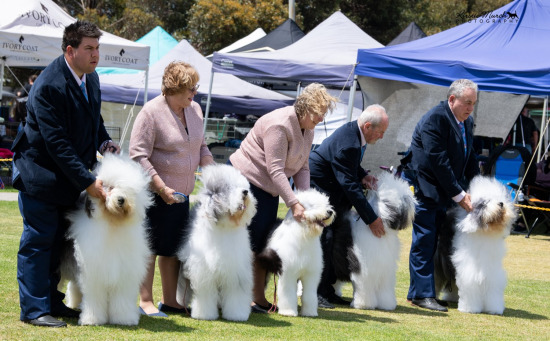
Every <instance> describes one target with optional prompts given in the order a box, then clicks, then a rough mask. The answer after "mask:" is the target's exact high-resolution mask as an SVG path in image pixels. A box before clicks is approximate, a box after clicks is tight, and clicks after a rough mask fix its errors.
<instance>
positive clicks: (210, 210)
mask: <svg viewBox="0 0 550 341" xmlns="http://www.w3.org/2000/svg"><path fill="white" fill-rule="evenodd" d="M202 183H203V188H202V189H201V190H200V192H199V193H198V202H197V204H196V205H195V206H194V207H193V210H192V212H191V218H190V224H191V225H190V228H189V234H188V235H187V236H185V237H184V241H183V243H182V247H181V248H180V250H179V251H178V258H179V259H180V261H181V262H182V266H181V270H180V275H179V279H178V294H177V297H178V302H179V303H180V304H181V305H184V306H187V304H188V303H189V301H191V317H192V318H195V319H199V320H215V319H217V318H218V317H219V313H218V306H220V307H221V309H222V317H223V318H224V319H226V320H232V321H246V320H248V317H249V315H250V303H251V302H252V283H253V282H252V250H251V248H250V241H249V237H248V230H247V226H248V225H250V222H251V221H252V218H253V217H254V215H255V214H256V199H255V198H254V196H253V195H252V193H251V192H250V184H249V183H248V181H247V180H246V178H245V177H244V176H243V175H242V174H241V173H240V172H239V171H238V170H237V169H235V168H233V167H231V166H228V165H211V166H207V167H205V168H204V169H203V172H202Z"/></svg>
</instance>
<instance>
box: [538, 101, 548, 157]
mask: <svg viewBox="0 0 550 341" xmlns="http://www.w3.org/2000/svg"><path fill="white" fill-rule="evenodd" d="M547 114H548V96H546V97H544V102H543V107H542V122H541V124H540V127H541V129H543V128H544V127H546V121H547V120H548V118H547V117H546V115H547ZM544 131H545V135H546V136H539V143H538V144H539V145H540V146H544V144H543V143H542V142H543V141H544V137H546V144H548V129H545V130H544ZM544 147H546V146H544ZM541 149H542V148H540V147H539V150H538V154H537V163H538V162H539V161H540V159H541ZM544 151H545V152H546V148H544ZM542 156H544V155H542Z"/></svg>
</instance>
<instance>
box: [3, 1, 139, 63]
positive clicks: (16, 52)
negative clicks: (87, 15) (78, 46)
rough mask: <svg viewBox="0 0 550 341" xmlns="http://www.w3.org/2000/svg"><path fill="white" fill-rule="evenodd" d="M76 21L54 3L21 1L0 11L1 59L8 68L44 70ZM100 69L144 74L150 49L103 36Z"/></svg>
mask: <svg viewBox="0 0 550 341" xmlns="http://www.w3.org/2000/svg"><path fill="white" fill-rule="evenodd" d="M75 21H76V19H75V18H73V17H71V16H70V15H68V14H67V13H65V12H64V11H63V10H62V9H61V8H60V7H59V6H58V5H57V4H55V3H54V2H53V1H52V0H19V1H17V2H14V3H13V4H11V5H9V6H3V7H2V11H0V56H1V57H4V58H5V63H6V65H9V66H15V67H44V66H47V65H48V64H49V63H51V62H52V61H53V60H54V59H55V58H57V57H59V55H60V54H61V41H62V38H63V31H64V29H65V27H66V26H68V25H70V24H72V23H73V22H75ZM100 44H101V48H100V50H101V52H100V60H99V66H114V67H121V68H129V69H138V70H145V69H147V67H148V66H149V46H146V45H143V44H139V43H135V42H133V41H130V40H127V39H124V38H120V37H117V36H115V35H113V34H110V33H107V32H103V36H102V37H101V38H100Z"/></svg>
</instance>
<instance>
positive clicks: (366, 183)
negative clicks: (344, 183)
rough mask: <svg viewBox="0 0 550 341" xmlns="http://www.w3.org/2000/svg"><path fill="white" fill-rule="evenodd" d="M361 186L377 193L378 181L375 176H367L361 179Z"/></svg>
mask: <svg viewBox="0 0 550 341" xmlns="http://www.w3.org/2000/svg"><path fill="white" fill-rule="evenodd" d="M361 184H362V185H363V188H366V189H372V190H375V191H376V190H377V189H378V179H377V178H376V177H375V176H373V175H365V176H364V177H363V179H361Z"/></svg>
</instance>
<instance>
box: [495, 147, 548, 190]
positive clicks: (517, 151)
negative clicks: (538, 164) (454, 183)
mask: <svg viewBox="0 0 550 341" xmlns="http://www.w3.org/2000/svg"><path fill="white" fill-rule="evenodd" d="M530 161H531V153H529V151H528V150H527V149H526V148H524V147H518V146H500V147H498V148H496V149H495V150H494V151H493V153H492V154H491V155H490V156H489V160H488V162H487V166H486V169H487V173H488V174H490V175H491V176H493V177H495V179H497V180H498V181H500V182H501V183H503V184H504V185H506V186H508V187H509V188H510V192H511V195H512V200H515V196H516V193H517V192H518V191H517V190H518V188H519V186H520V185H521V184H522V181H523V186H528V185H531V184H533V183H534V182H535V178H536V176H537V173H536V169H535V166H534V165H533V166H532V167H529V169H528V170H527V166H528V165H529V162H530ZM526 170H527V171H526ZM524 178H525V179H524Z"/></svg>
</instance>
